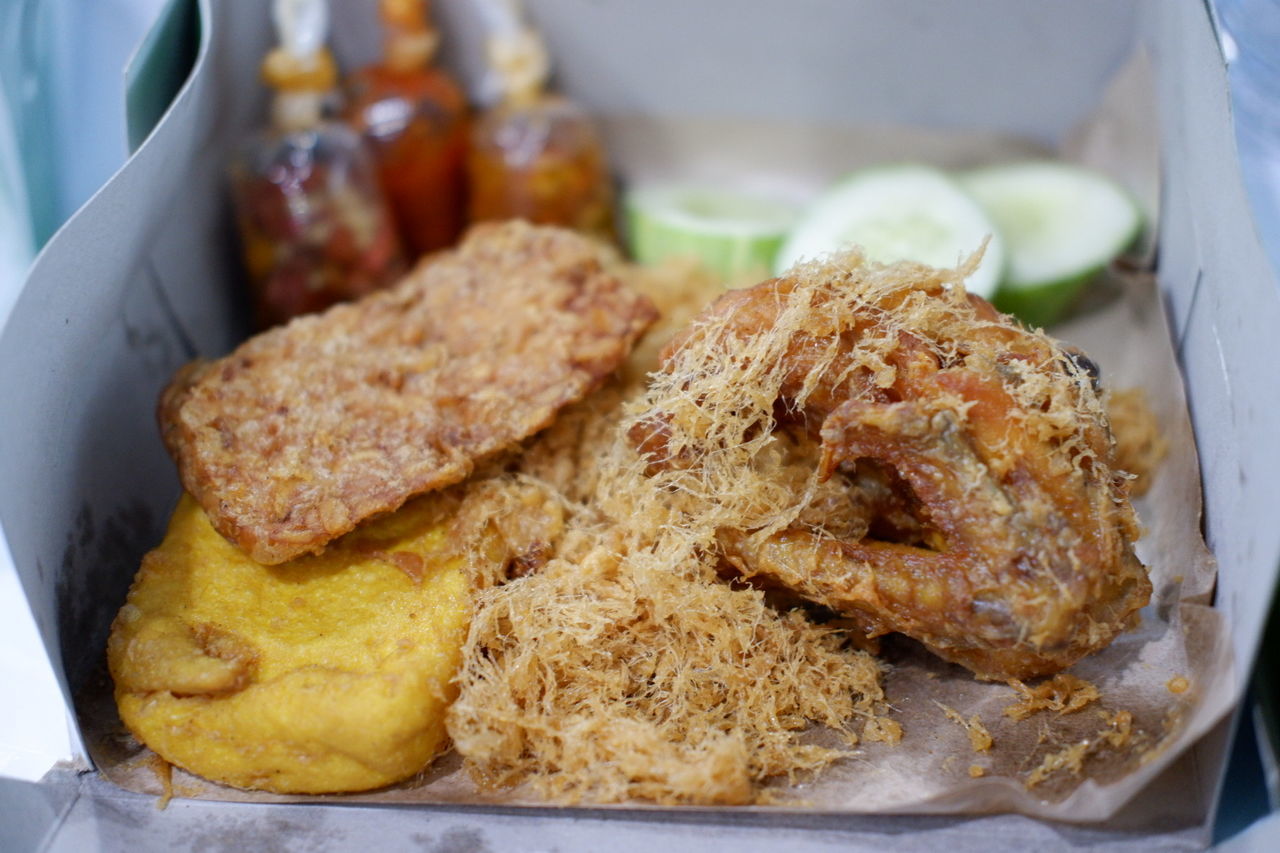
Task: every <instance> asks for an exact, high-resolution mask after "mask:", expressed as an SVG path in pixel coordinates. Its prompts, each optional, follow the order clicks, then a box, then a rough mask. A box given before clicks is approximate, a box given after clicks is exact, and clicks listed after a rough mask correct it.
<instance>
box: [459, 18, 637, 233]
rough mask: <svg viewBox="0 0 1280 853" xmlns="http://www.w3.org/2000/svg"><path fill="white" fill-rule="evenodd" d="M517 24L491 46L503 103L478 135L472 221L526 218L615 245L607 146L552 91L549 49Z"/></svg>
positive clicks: (505, 26) (472, 160) (472, 156)
mask: <svg viewBox="0 0 1280 853" xmlns="http://www.w3.org/2000/svg"><path fill="white" fill-rule="evenodd" d="M511 5H514V4H511ZM508 8H510V6H508ZM514 18H515V13H514V11H511V12H510V13H509V16H508V17H507V18H506V19H505V20H504V21H503V22H502V23H500V25H499V26H498V27H497V28H496V29H497V31H496V32H495V33H494V34H493V35H492V36H491V37H490V40H489V50H488V53H489V61H490V64H491V66H492V67H493V69H494V71H495V72H496V73H497V76H498V79H499V86H500V88H501V90H502V98H501V100H500V102H499V103H498V104H496V105H495V106H494V107H492V108H490V109H489V110H487V111H486V112H485V113H484V114H483V115H482V116H481V117H480V119H479V120H478V121H477V122H476V123H475V126H474V127H473V128H472V131H471V148H470V152H469V155H468V160H467V173H468V180H469V192H470V216H471V220H472V221H476V222H479V221H485V220H493V219H511V218H522V219H527V220H529V221H530V222H535V223H540V224H549V225H563V226H567V227H570V228H575V229H577V230H579V231H583V232H586V233H590V234H595V235H597V236H600V237H604V238H606V239H610V240H612V239H614V237H615V229H614V220H613V217H614V213H613V187H612V183H611V180H610V175H609V169H608V164H607V160H606V157H605V153H604V145H603V144H602V143H601V141H600V137H599V135H598V133H597V132H596V129H595V126H594V125H593V124H592V122H591V119H590V117H589V116H588V115H587V113H586V112H585V111H584V110H583V109H582V108H581V107H579V106H578V105H577V104H575V103H574V102H572V101H570V100H569V99H567V98H564V97H561V96H559V95H554V94H549V93H547V92H546V91H545V90H544V86H545V83H546V78H547V73H548V64H547V55H546V48H545V47H544V45H543V44H542V40H541V38H540V37H539V36H538V35H537V33H535V32H534V31H533V30H532V29H530V28H529V27H527V26H525V25H522V24H516V23H514Z"/></svg>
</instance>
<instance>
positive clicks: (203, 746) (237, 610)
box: [107, 495, 468, 793]
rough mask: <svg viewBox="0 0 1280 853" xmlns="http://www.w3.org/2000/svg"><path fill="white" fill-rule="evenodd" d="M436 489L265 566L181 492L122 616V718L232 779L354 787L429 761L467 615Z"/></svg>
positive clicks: (176, 759)
mask: <svg viewBox="0 0 1280 853" xmlns="http://www.w3.org/2000/svg"><path fill="white" fill-rule="evenodd" d="M454 506H455V504H453V503H450V502H449V501H448V500H447V499H445V498H444V497H443V496H441V495H431V496H428V497H426V498H422V499H418V500H416V501H411V502H410V503H408V504H406V505H405V506H404V507H402V508H401V509H400V510H398V511H397V512H395V513H393V514H391V515H388V516H386V517H384V518H382V519H379V520H377V521H374V522H372V523H370V524H367V525H365V526H364V527H361V528H360V529H359V530H357V531H355V532H353V533H351V534H349V535H347V536H345V537H343V538H342V539H339V540H337V541H335V542H334V543H332V544H331V545H330V546H329V547H328V549H326V550H325V552H324V553H323V554H320V555H318V556H307V557H300V558H297V559H294V560H292V561H289V562H287V563H283V564H281V565H277V566H263V565H260V564H258V563H256V562H254V561H253V560H251V559H250V558H249V557H248V556H246V555H245V554H244V553H243V552H242V551H240V550H239V549H238V548H236V547H235V546H234V545H232V544H230V543H229V542H227V541H226V540H225V539H223V538H222V537H221V536H220V535H218V533H217V532H216V531H214V529H213V527H212V526H211V525H210V523H209V521H208V519H207V517H206V516H205V514H204V512H203V511H202V510H201V509H200V507H199V505H198V504H196V502H195V501H194V500H193V499H192V498H191V497H190V496H189V495H184V496H183V498H182V500H181V502H180V503H179V504H178V508H177V510H176V511H175V512H174V515H173V518H172V519H171V521H170V523H169V530H168V532H167V534H166V535H165V539H164V541H163V542H162V543H161V544H160V546H159V547H158V548H156V549H155V550H154V551H152V552H151V553H149V554H148V555H147V556H146V558H145V559H144V560H143V562H142V567H141V569H140V570H139V572H138V575H137V577H136V578H135V579H134V582H133V586H132V587H131V588H130V590H129V597H128V601H127V603H126V604H125V606H124V607H123V608H121V610H120V613H119V615H118V616H117V617H116V620H115V622H114V623H113V624H112V628H111V637H110V640H109V641H108V647H107V660H108V664H109V666H110V669H111V675H112V678H114V680H115V686H116V703H117V705H118V706H119V709H120V716H121V718H122V719H123V720H124V723H125V725H127V726H128V727H129V729H130V731H132V732H133V733H134V734H135V735H136V736H137V737H138V738H139V739H141V740H142V741H143V742H144V743H146V744H147V746H149V747H151V749H153V750H154V751H155V752H156V753H158V754H159V755H160V756H161V757H163V758H164V759H165V760H167V761H169V762H170V763H173V764H176V765H178V766H180V767H183V768H185V769H186V770H188V771H190V772H192V773H195V774H198V775H200V776H203V777H205V778H207V779H211V780H214V781H217V782H222V783H225V784H228V785H234V786H236V787H240V788H256V789H262V790H267V791H278V792H289V793H326V792H336V791H359V790H367V789H369V788H377V787H380V786H383V785H389V784H391V783H393V782H396V781H399V780H401V779H404V778H407V777H409V776H412V775H413V774H415V773H417V772H418V771H420V770H422V769H423V768H424V767H426V766H427V764H429V763H430V761H431V759H432V758H434V757H435V755H436V754H437V753H438V752H439V751H440V749H441V747H442V746H443V744H444V741H445V729H444V713H445V710H446V709H447V707H448V705H449V703H450V702H451V701H452V700H453V698H454V695H455V692H456V690H455V688H454V686H453V685H452V683H451V680H452V678H453V676H454V673H455V672H456V671H457V668H458V665H459V662H460V660H461V651H462V644H463V641H464V639H465V637H466V630H467V620H468V584H467V578H466V576H465V570H464V567H463V565H462V561H461V560H460V559H458V558H457V557H456V556H450V553H449V552H448V551H447V550H446V547H447V543H446V528H447V521H448V517H449V515H450V512H451V511H452V509H453V507H454Z"/></svg>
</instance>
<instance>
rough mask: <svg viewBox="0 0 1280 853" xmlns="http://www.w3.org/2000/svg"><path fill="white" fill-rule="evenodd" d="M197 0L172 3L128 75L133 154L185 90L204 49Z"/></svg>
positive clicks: (127, 117) (127, 103)
mask: <svg viewBox="0 0 1280 853" xmlns="http://www.w3.org/2000/svg"><path fill="white" fill-rule="evenodd" d="M200 27H201V24H200V13H199V8H198V5H197V0H169V2H168V3H166V4H165V6H164V8H162V9H161V10H160V14H159V15H158V16H157V17H156V22H155V24H154V25H153V26H152V27H151V29H150V30H149V31H148V32H147V35H146V36H145V37H144V38H143V40H142V43H141V44H139V45H138V49H137V50H136V51H135V52H134V54H133V57H132V58H131V59H130V60H129V64H128V66H127V67H126V68H125V72H124V87H125V127H126V129H127V131H128V136H129V153H130V154H132V153H133V152H135V151H137V150H138V147H139V146H141V145H142V143H143V142H144V141H145V140H146V138H147V137H148V136H149V135H150V134H151V131H152V130H153V129H155V126H156V124H158V123H159V121H160V119H161V118H162V117H163V116H164V114H165V111H167V110H168V109H169V105H170V104H172V103H173V99H174V97H175V96H177V94H178V92H179V91H180V90H181V89H182V86H183V84H184V83H186V81H187V78H188V77H189V76H190V74H191V69H192V68H193V67H194V66H195V63H196V54H197V52H198V50H199V47H200V35H201V33H200Z"/></svg>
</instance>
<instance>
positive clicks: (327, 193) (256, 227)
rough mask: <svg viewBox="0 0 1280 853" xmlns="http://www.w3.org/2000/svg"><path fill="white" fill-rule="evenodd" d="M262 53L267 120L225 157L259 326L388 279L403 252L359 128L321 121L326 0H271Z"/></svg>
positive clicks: (329, 71)
mask: <svg viewBox="0 0 1280 853" xmlns="http://www.w3.org/2000/svg"><path fill="white" fill-rule="evenodd" d="M274 12H275V21H276V28H277V30H278V32H279V35H280V46H279V47H277V48H275V49H274V50H272V51H271V52H270V53H268V54H267V57H266V59H265V60H264V62H263V65H262V76H263V79H264V81H265V82H266V83H267V85H268V86H270V87H271V88H272V89H274V90H275V96H274V99H273V102H272V115H271V124H270V126H269V127H268V128H267V129H266V130H264V131H263V132H261V133H259V134H258V135H256V136H255V137H254V138H252V139H251V140H249V141H248V142H247V144H245V145H244V146H243V148H242V149H241V150H240V151H239V152H238V154H237V156H236V157H235V158H234V160H233V162H232V164H231V185H232V196H233V201H234V204H235V209H236V218H237V221H238V224H239V229H240V236H241V242H242V248H243V251H244V259H245V265H246V267H247V270H248V273H249V279H250V285H251V289H252V297H253V310H254V320H255V322H256V324H257V325H258V326H259V327H260V328H265V327H268V326H272V325H275V324H277V323H283V322H285V321H287V320H289V319H290V318H292V317H295V316H297V315H299V314H306V313H309V312H312V311H319V310H322V309H324V308H327V307H328V306H330V305H332V304H333V303H335V302H340V301H344V300H348V299H354V298H357V297H360V296H363V295H365V294H367V293H370V292H372V291H374V290H376V289H378V288H380V287H383V286H385V285H387V284H390V283H391V282H393V281H395V280H396V279H397V278H398V277H399V276H400V275H401V274H402V273H403V272H404V260H403V255H402V252H401V248H400V242H399V238H398V237H397V235H396V231H395V226H394V222H393V221H392V218H391V214H390V211H389V210H388V208H387V205H386V202H385V201H384V199H383V196H382V193H381V190H380V189H379V187H378V181H377V177H376V174H375V172H374V167H373V162H372V160H371V158H370V157H369V154H368V152H367V151H366V150H365V148H364V145H363V143H362V142H361V139H360V136H359V134H357V133H355V132H354V131H353V130H352V129H351V128H350V127H347V126H346V125H344V124H340V123H337V122H332V121H326V120H325V119H324V118H323V116H322V108H323V104H324V101H325V98H326V97H327V96H328V94H329V93H330V91H331V90H332V89H333V87H334V85H335V83H336V79H337V70H336V67H335V65H334V61H333V57H332V56H331V55H330V53H329V51H328V50H327V49H326V48H325V46H324V40H325V37H326V35H327V30H328V9H327V6H326V5H325V4H324V2H323V0H276V3H275V6H274Z"/></svg>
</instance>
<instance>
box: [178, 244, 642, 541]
mask: <svg viewBox="0 0 1280 853" xmlns="http://www.w3.org/2000/svg"><path fill="white" fill-rule="evenodd" d="M655 317H656V312H655V310H654V308H653V307H652V305H651V304H650V303H649V301H648V300H647V299H645V298H644V297H643V296H640V295H638V294H636V293H634V292H632V291H631V290H630V289H628V288H627V287H626V286H625V285H624V284H623V283H622V282H621V281H620V280H619V279H618V278H617V277H615V276H614V275H613V274H612V273H610V272H609V271H607V270H606V268H605V258H604V257H603V255H602V249H601V248H600V247H599V246H598V245H597V244H595V243H593V242H591V241H590V240H588V239H587V238H584V237H582V236H579V235H577V234H574V233H572V232H569V231H565V230H561V229H554V228H538V227H534V226H530V225H528V224H525V223H520V222H512V223H504V224H499V225H486V226H480V227H477V228H476V229H474V230H473V231H472V232H471V233H470V235H469V236H468V237H467V239H466V240H465V242H464V243H463V244H462V246H461V247H460V248H459V249H457V250H455V251H452V252H448V253H444V254H441V255H439V256H436V257H435V258H434V259H432V260H430V261H428V262H425V263H424V264H423V265H422V266H421V267H419V269H418V270H417V271H416V272H415V273H413V274H412V275H410V276H409V277H408V278H407V279H406V280H405V281H403V282H402V283H400V284H399V285H397V286H396V287H394V288H392V289H390V290H388V291H383V292H379V293H375V294H373V295H371V296H369V297H366V298H364V299H362V300H360V301H359V302H355V303H350V304H346V305H340V306H337V307H334V308H332V309H330V310H328V311H326V312H325V313H323V314H320V315H313V316H308V317H302V318H299V319H297V320H295V321H293V322H291V323H289V324H288V325H287V326H283V327H280V328H277V329H273V330H270V331H268V332H265V333H263V334H261V335H258V336H257V337H255V338H253V339H251V340H249V341H248V342H246V343H245V344H243V345H242V346H241V347H239V348H238V349H237V350H236V351H235V352H233V353H232V354H231V355H229V356H227V357H225V358H222V359H219V360H217V361H213V362H204V363H196V364H193V365H190V366H188V367H187V368H185V369H184V370H183V371H182V372H181V373H180V374H179V375H178V376H177V377H176V378H175V379H174V381H173V382H172V383H171V385H170V386H169V387H168V389H166V391H165V392H164V394H163V396H162V398H161V402H160V406H159V420H160V426H161V432H162V435H163V437H164V441H165V444H166V446H167V447H168V448H169V451H170V453H171V454H172V455H173V457H174V459H175V461H176V462H177V464H178V470H179V474H180V476H181V479H182V483H183V485H184V487H185V488H186V490H187V491H188V492H189V493H191V494H192V495H193V496H194V497H195V498H196V500H197V501H199V503H200V505H201V506H202V507H203V508H204V509H205V511H206V512H207V513H208V515H209V518H210V520H211V521H212V523H213V525H214V527H215V528H216V529H217V530H218V532H219V533H221V534H222V535H223V536H225V537H227V538H228V539H229V540H231V541H232V542H234V543H235V544H237V545H239V546H240V547H241V548H242V549H244V550H245V551H246V552H247V553H248V554H249V555H250V556H252V557H253V559H254V560H256V561H258V562H260V563H264V564H277V563H281V562H283V561H285V560H288V559H291V558H293V557H296V556H298V555H301V554H305V553H318V552H319V551H321V550H322V549H323V548H324V546H325V544H326V543H327V542H329V541H331V540H333V539H335V538H336V537H338V536H341V535H342V534H344V533H347V532H348V531H350V530H352V529H354V528H355V527H356V525H357V524H359V523H360V522H361V521H363V520H364V519H367V518H370V517H372V516H375V515H378V514H381V513H385V512H389V511H391V510H394V509H396V508H397V507H399V506H400V505H401V504H403V503H404V502H405V501H406V500H407V499H408V498H410V497H412V496H414V495H417V494H422V493H424V492H428V491H431V490H434V489H439V488H442V487H445V486H448V485H451V484H453V483H457V482H460V481H461V480H463V479H465V478H466V477H467V476H468V475H469V474H470V473H471V471H472V470H473V469H474V467H475V465H476V464H477V463H478V462H479V461H481V460H484V459H486V458H489V457H492V456H494V455H496V454H498V453H501V452H503V451H505V450H508V449H510V448H512V447H513V446H515V445H516V444H517V443H518V442H519V441H521V440H522V439H524V438H526V437H528V436H530V435H532V434H534V433H536V432H538V431H539V430H541V429H543V428H544V427H546V426H547V425H548V424H550V423H551V422H552V420H553V419H554V418H555V416H556V413H557V412H558V411H559V410H560V409H561V408H563V407H564V406H566V405H568V404H570V403H572V402H574V401H576V400H579V399H581V398H582V397H584V396H585V395H586V394H588V393H589V392H591V391H592V390H594V389H595V388H596V387H598V386H599V385H600V384H601V383H602V382H603V381H604V380H605V379H606V378H607V377H608V376H609V375H610V374H611V373H612V372H613V371H614V370H615V369H616V368H617V367H618V366H619V365H620V364H622V362H623V361H624V359H625V358H626V356H627V354H628V352H629V351H630V350H631V347H632V345H633V344H634V343H635V341H636V339H637V338H638V337H639V336H640V334H641V333H642V332H643V331H644V330H645V328H647V327H648V326H649V324H650V323H651V322H653V320H654V319H655Z"/></svg>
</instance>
